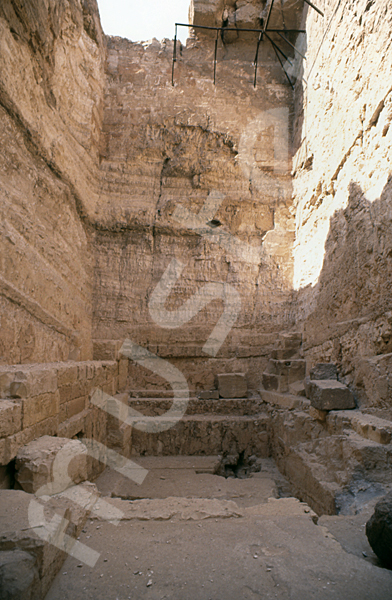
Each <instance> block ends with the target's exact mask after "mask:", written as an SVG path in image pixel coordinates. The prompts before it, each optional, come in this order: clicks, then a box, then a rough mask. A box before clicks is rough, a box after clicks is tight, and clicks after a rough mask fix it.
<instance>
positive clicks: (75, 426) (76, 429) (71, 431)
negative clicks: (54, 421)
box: [58, 409, 89, 439]
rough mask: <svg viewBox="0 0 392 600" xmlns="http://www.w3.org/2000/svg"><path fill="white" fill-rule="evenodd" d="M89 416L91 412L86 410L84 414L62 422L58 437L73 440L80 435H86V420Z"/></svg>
mask: <svg viewBox="0 0 392 600" xmlns="http://www.w3.org/2000/svg"><path fill="white" fill-rule="evenodd" d="M88 414H89V410H87V409H86V410H84V411H83V412H81V413H78V414H77V415H74V416H73V417H70V418H69V419H66V420H64V421H62V422H61V423H60V424H59V428H58V436H59V437H64V438H69V439H71V438H73V437H75V436H76V435H78V434H80V433H84V431H85V427H86V424H85V420H86V417H87V416H88Z"/></svg>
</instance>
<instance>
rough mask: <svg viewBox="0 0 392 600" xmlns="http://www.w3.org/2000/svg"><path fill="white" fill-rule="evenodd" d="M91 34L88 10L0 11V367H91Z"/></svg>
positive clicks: (95, 135) (97, 94)
mask: <svg viewBox="0 0 392 600" xmlns="http://www.w3.org/2000/svg"><path fill="white" fill-rule="evenodd" d="M100 27H101V26H100V23H99V15H98V11H97V7H96V3H95V1H94V0H84V1H83V2H79V1H77V0H50V1H49V2H42V1H40V0H34V1H32V0H28V1H27V0H26V1H22V2H18V3H15V2H12V1H11V0H4V2H1V5H0V54H1V65H0V119H1V125H0V132H1V133H0V136H1V138H0V145H1V153H0V180H1V186H0V211H1V213H0V258H1V260H0V318H1V325H0V331H1V333H0V363H29V362H52V361H56V360H67V359H68V358H73V359H75V358H79V359H87V358H90V357H91V292H92V286H91V262H90V259H89V248H88V240H87V234H86V226H84V225H83V223H82V221H81V217H83V216H84V213H85V209H84V208H83V203H82V202H81V197H82V196H83V202H84V203H85V204H86V205H87V206H88V205H89V193H90V192H89V191H88V190H91V193H92V190H93V189H94V185H92V184H91V182H92V181H94V182H95V181H96V177H95V175H94V176H93V173H95V171H94V169H95V168H96V164H97V157H98V142H99V134H100V130H101V125H100V123H101V117H102V91H103V85H104V75H103V64H104V56H105V51H104V44H103V39H102V32H101V28H100Z"/></svg>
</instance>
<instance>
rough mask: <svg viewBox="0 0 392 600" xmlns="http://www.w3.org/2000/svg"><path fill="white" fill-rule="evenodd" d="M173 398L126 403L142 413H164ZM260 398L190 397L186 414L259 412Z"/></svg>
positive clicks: (169, 406)
mask: <svg viewBox="0 0 392 600" xmlns="http://www.w3.org/2000/svg"><path fill="white" fill-rule="evenodd" d="M172 404H173V400H172V399H166V398H142V399H141V398H129V400H128V405H129V406H130V407H131V408H133V409H135V410H137V411H139V412H141V413H143V414H144V415H149V416H155V415H164V414H165V413H166V412H167V411H168V410H169V409H170V408H171V406H172ZM260 404H261V400H260V398H259V397H257V398H229V399H225V398H219V399H217V400H215V399H201V398H195V397H193V398H190V399H189V403H188V407H187V410H186V414H187V415H198V414H199V415H207V414H213V415H239V416H246V415H255V414H258V413H259V412H260Z"/></svg>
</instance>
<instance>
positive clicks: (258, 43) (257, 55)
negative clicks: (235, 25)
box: [253, 33, 263, 88]
mask: <svg viewBox="0 0 392 600" xmlns="http://www.w3.org/2000/svg"><path fill="white" fill-rule="evenodd" d="M262 35H263V34H262V33H260V35H259V39H258V42H257V49H256V56H255V78H254V81H253V87H254V88H256V80H257V65H258V59H259V47H260V42H261V38H262Z"/></svg>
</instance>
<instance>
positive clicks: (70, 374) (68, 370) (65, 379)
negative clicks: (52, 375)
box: [57, 363, 78, 388]
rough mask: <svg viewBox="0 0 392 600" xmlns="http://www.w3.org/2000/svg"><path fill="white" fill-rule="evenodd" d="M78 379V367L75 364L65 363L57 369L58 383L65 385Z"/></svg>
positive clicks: (59, 385) (60, 385)
mask: <svg viewBox="0 0 392 600" xmlns="http://www.w3.org/2000/svg"><path fill="white" fill-rule="evenodd" d="M77 380H78V367H77V365H75V364H72V363H70V364H65V365H62V366H61V367H59V368H58V369H57V385H58V387H59V388H60V387H63V386H65V385H71V384H73V383H76V381H77Z"/></svg>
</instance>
